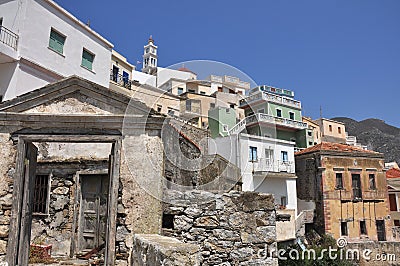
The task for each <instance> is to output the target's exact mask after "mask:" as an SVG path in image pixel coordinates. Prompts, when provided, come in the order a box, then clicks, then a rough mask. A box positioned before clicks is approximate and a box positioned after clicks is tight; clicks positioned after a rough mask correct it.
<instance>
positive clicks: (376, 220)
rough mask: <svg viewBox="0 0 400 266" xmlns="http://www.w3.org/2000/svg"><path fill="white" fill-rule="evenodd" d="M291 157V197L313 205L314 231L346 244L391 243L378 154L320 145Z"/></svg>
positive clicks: (390, 224)
mask: <svg viewBox="0 0 400 266" xmlns="http://www.w3.org/2000/svg"><path fill="white" fill-rule="evenodd" d="M295 157H296V174H297V177H298V179H297V195H298V198H299V200H300V201H302V205H304V206H306V205H308V206H313V205H314V206H315V219H314V229H315V230H316V231H318V232H319V233H321V234H324V233H327V234H330V235H332V236H333V237H334V238H335V239H337V238H339V237H344V238H346V239H348V241H349V242H360V241H361V242H362V241H370V240H373V241H390V240H392V233H391V229H392V222H391V220H390V215H389V214H390V213H389V208H388V207H389V205H388V194H387V183H386V178H385V172H384V160H383V154H381V153H378V152H373V151H368V150H363V149H362V148H358V147H354V146H350V145H345V144H339V143H330V142H322V143H320V144H318V145H316V146H314V147H311V148H308V149H305V150H303V151H300V152H297V153H296V155H295Z"/></svg>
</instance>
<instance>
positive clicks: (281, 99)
mask: <svg viewBox="0 0 400 266" xmlns="http://www.w3.org/2000/svg"><path fill="white" fill-rule="evenodd" d="M259 100H264V101H267V102H274V103H279V104H282V105H286V106H290V107H294V108H297V109H301V102H300V101H296V100H293V99H292V98H289V97H285V96H280V95H276V94H272V93H267V92H259V93H256V94H253V95H251V96H249V97H247V98H246V99H243V100H240V102H239V106H240V107H243V106H246V105H250V104H251V103H253V102H256V101H259Z"/></svg>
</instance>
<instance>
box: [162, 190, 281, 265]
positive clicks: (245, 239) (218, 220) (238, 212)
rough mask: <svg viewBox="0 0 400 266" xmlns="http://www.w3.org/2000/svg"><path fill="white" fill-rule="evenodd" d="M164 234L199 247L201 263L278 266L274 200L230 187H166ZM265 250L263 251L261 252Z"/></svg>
mask: <svg viewBox="0 0 400 266" xmlns="http://www.w3.org/2000/svg"><path fill="white" fill-rule="evenodd" d="M164 197H165V198H164V199H165V200H166V202H169V203H166V204H165V205H164V217H163V234H164V235H166V236H170V237H175V238H177V239H179V240H181V241H183V242H186V243H192V244H198V245H200V250H201V256H202V261H203V262H202V265H226V266H230V265H232V266H233V265H235V266H236V265H278V262H277V259H276V258H272V257H269V253H270V252H272V250H274V249H275V250H276V227H275V217H276V214H275V207H274V198H273V196H272V195H271V194H261V193H255V192H239V191H231V192H229V193H224V194H215V193H211V192H206V191H198V190H192V191H187V192H178V191H171V190H169V191H166V192H165V195H164ZM265 252H267V253H265Z"/></svg>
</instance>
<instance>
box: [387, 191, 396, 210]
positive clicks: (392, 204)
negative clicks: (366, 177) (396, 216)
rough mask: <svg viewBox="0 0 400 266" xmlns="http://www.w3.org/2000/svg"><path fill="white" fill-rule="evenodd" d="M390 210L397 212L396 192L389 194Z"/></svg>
mask: <svg viewBox="0 0 400 266" xmlns="http://www.w3.org/2000/svg"><path fill="white" fill-rule="evenodd" d="M389 205H390V211H392V212H397V200H396V194H389Z"/></svg>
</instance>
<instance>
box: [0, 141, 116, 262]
mask: <svg viewBox="0 0 400 266" xmlns="http://www.w3.org/2000/svg"><path fill="white" fill-rule="evenodd" d="M16 140H17V156H16V169H15V177H14V189H13V203H12V212H11V220H10V232H9V238H8V244H7V257H6V260H7V262H8V265H10V266H17V265H28V261H27V260H28V259H27V258H28V256H27V254H29V244H30V235H29V236H28V241H21V240H20V234H21V229H23V228H24V227H25V226H26V223H23V221H21V216H20V214H21V211H22V208H23V199H24V195H26V193H27V188H26V187H24V183H25V178H24V172H25V171H24V168H25V165H24V163H25V156H26V150H27V149H26V147H27V144H28V143H32V142H70V143H112V150H111V156H112V157H113V163H112V165H110V167H109V168H110V169H109V172H110V185H109V195H108V210H107V214H108V219H107V227H106V247H105V262H104V263H105V265H114V264H115V236H116V231H117V226H116V225H117V206H118V187H119V170H120V161H121V146H122V137H121V136H116V135H19V136H18V137H17V138H16ZM29 204H32V203H31V202H29V203H28V205H29ZM30 223H32V219H31V220H30Z"/></svg>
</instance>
